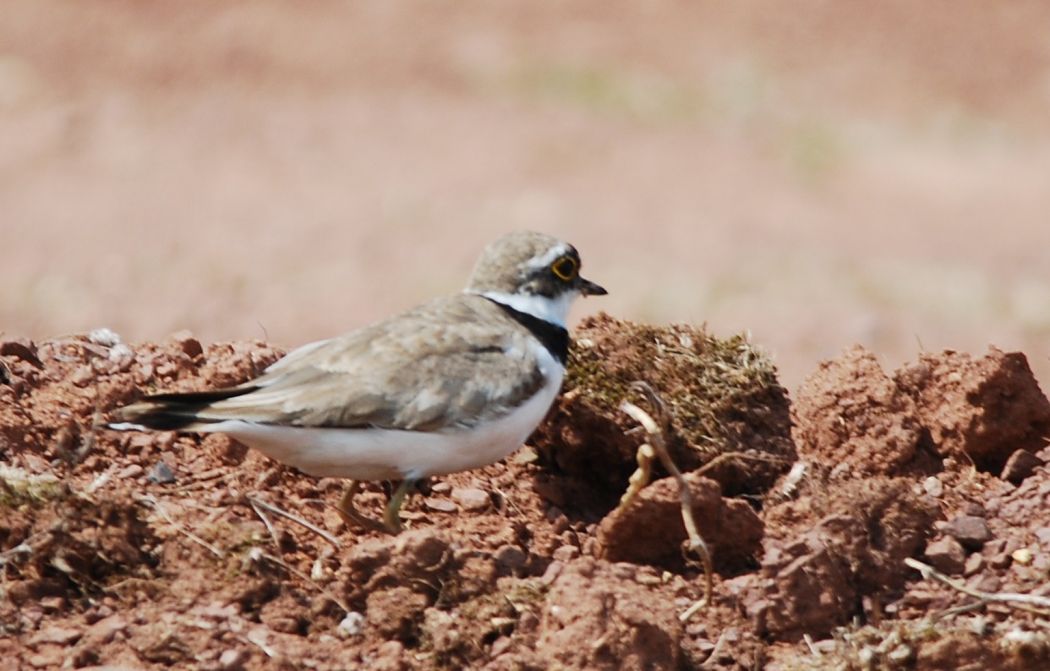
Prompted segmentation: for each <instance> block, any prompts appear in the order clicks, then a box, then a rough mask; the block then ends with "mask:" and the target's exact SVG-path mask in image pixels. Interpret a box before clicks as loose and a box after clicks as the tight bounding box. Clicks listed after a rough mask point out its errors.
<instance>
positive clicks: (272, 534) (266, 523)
mask: <svg viewBox="0 0 1050 671" xmlns="http://www.w3.org/2000/svg"><path fill="white" fill-rule="evenodd" d="M248 505H250V506H251V507H252V510H254V511H255V514H256V515H258V516H259V519H261V520H262V523H263V526H265V527H266V530H267V531H269V532H270V540H272V541H273V545H274V547H276V548H280V547H281V543H280V541H278V540H277V532H276V531H274V528H273V522H271V521H270V518H269V517H267V516H266V513H264V512H263V511H262V510H260V509H259V508H260V507H261V506H259V502H258V501H256V500H255V499H253V498H251V497H248Z"/></svg>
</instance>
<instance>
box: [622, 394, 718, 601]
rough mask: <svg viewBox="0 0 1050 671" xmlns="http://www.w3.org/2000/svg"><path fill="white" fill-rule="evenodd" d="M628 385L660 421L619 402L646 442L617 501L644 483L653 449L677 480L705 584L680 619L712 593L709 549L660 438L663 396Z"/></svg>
mask: <svg viewBox="0 0 1050 671" xmlns="http://www.w3.org/2000/svg"><path fill="white" fill-rule="evenodd" d="M631 387H632V388H634V389H637V390H638V391H640V392H642V393H643V394H645V396H646V398H647V399H648V401H649V403H650V405H652V406H653V410H654V412H655V413H656V416H657V417H659V418H660V422H659V423H657V421H656V420H655V419H653V416H652V415H650V414H649V413H647V412H646V411H645V410H642V409H641V408H639V407H638V406H637V405H635V404H633V403H631V402H630V401H624V402H623V403H622V404H621V405H620V410H622V411H623V412H625V413H627V415H629V416H630V417H631V419H633V420H635V421H636V422H638V423H639V424H641V425H642V426H643V427H644V428H645V431H646V433H647V434H648V435H649V443H646V444H643V445H642V446H641V447H640V448H638V467H639V468H638V471H637V472H635V474H634V475H632V476H631V485H630V487H629V488H628V490H627V493H626V494H624V500H623V501H621V503H620V505H621V507H622V506H625V505H627V504H628V503H629V502H630V500H631V499H632V498H633V497H634V496H635V495H636V494H637V493H638V492H639V491H640V490H641V489H642V488H643V487H645V485H646V484H648V481H649V476H650V474H651V469H650V468H649V465H650V463H651V461H652V455H653V453H655V455H656V456H657V457H659V459H660V463H662V464H663V466H664V468H665V469H666V470H667V472H668V473H670V474H671V476H672V477H673V478H674V479H675V481H676V482H677V483H678V499H679V501H680V502H681V506H682V522H683V524H685V532H686V535H687V536H688V539H689V540H688V546H687V550H688V551H690V552H693V553H695V554H696V555H699V557H700V560H701V562H702V566H703V570H704V578H705V580H706V585H705V588H704V598H703V599H700V600H699V601H697V602H696V603H694V604H693V605H692V606H690V607H689V608H687V609H686V610H685V611H684V612H683V613H682V614H681V615H679V616H678V619H679V620H681V621H682V622H687V621H688V620H689V619H690V618H691V617H692V616H693V615H695V614H696V613H697V612H699V611H700V610H701V609H702V608H704V607H705V606H707V604H709V603H711V599H712V596H713V594H714V569H713V568H712V566H711V553H710V551H709V550H708V549H707V544H706V543H704V539H703V538H701V536H700V532H699V531H698V529H697V526H696V519H695V518H694V517H693V496H692V494H691V493H690V491H689V483H688V482H686V480H685V478H684V477H683V476H682V472H681V471H680V470H678V466H677V465H675V463H674V461H673V460H672V459H671V455H670V453H668V451H667V444H666V443H665V442H664V434H665V433H666V432H667V430H668V429H669V428H670V421H671V418H670V415H669V413H668V411H667V406H666V405H665V404H664V402H663V400H662V399H661V398H660V397H659V395H657V393H656V391H654V390H653V388H652V387H650V386H649V385H648V384H646V383H644V382H635V383H633V384H632V385H631Z"/></svg>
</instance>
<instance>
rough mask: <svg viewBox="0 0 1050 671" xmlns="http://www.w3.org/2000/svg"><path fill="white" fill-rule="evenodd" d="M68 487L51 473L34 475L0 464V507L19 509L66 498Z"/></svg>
mask: <svg viewBox="0 0 1050 671" xmlns="http://www.w3.org/2000/svg"><path fill="white" fill-rule="evenodd" d="M66 492H67V489H66V487H65V486H64V485H63V484H62V482H61V481H59V479H58V477H57V476H55V475H53V474H51V473H41V474H33V473H30V472H29V471H25V470H23V469H21V468H17V467H15V466H8V465H5V464H0V507H4V508H18V507H20V506H23V505H26V504H29V505H34V504H39V503H43V502H45V501H51V500H53V499H57V498H60V497H62V496H64V495H65V494H66Z"/></svg>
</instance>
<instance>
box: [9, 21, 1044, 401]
mask: <svg viewBox="0 0 1050 671" xmlns="http://www.w3.org/2000/svg"><path fill="white" fill-rule="evenodd" d="M1048 21H1050V6H1048V5H1047V4H1046V3H1042V2H1037V1H1034V0H1033V1H1029V2H1024V1H1021V2H1011V3H1005V4H998V5H994V6H992V5H987V4H980V3H962V4H960V3H954V2H946V1H940V2H927V3H922V4H921V5H919V6H917V5H916V4H915V3H912V2H906V1H904V0H898V1H894V2H884V3H879V4H878V6H865V7H863V8H860V7H857V6H846V5H842V4H840V3H834V2H821V1H817V0H811V1H808V2H803V3H792V4H791V5H790V6H788V5H785V4H783V3H778V2H773V1H765V2H762V1H749V2H740V3H734V4H733V6H732V7H731V8H729V7H727V6H724V5H723V4H721V3H688V4H686V3H671V2H645V3H637V2H605V1H602V2H596V1H592V2H581V3H574V4H573V5H572V6H571V7H567V6H565V5H562V4H558V5H549V6H548V5H544V4H536V3H482V2H447V1H443V2H430V3H425V4H423V5H418V4H412V5H409V4H407V3H389V2H383V1H379V0H374V1H365V2H354V3H340V2H330V1H325V0H320V1H317V2H311V3H310V4H309V6H303V5H301V4H299V3H281V2H232V3H223V4H221V5H215V4H214V3H206V2H183V3H177V4H170V3H154V2H150V3H141V2H115V1H106V2H102V1H97V2H82V3H62V2H55V1H42V0H9V1H8V2H6V3H5V7H4V19H3V21H0V204H2V205H0V249H2V250H3V259H4V260H3V266H4V272H3V278H4V280H3V282H2V283H0V329H2V330H3V331H4V332H5V333H6V334H7V335H8V336H9V337H22V336H28V337H31V338H36V339H43V338H45V337H49V336H56V335H61V334H68V333H73V332H82V331H85V330H87V329H90V328H93V327H97V326H108V327H111V328H113V329H115V330H117V331H119V332H120V333H121V334H123V335H124V337H125V338H126V339H127V340H129V341H138V340H143V339H160V338H163V337H165V336H167V335H168V334H169V333H171V332H173V331H177V330H181V329H186V328H188V329H191V330H192V331H193V332H194V333H196V334H197V335H198V336H199V337H200V338H201V339H202V340H204V341H205V342H212V341H216V340H228V339H244V338H256V337H257V338H264V339H266V340H268V341H270V342H273V343H280V344H282V345H285V346H293V345H295V344H298V343H301V342H305V341H308V340H312V339H316V338H320V337H325V336H329V335H332V334H335V333H339V332H342V331H345V330H349V329H351V328H353V327H356V326H359V325H362V324H364V323H367V322H369V321H372V320H374V319H376V318H378V317H381V316H384V315H386V314H389V313H390V312H392V311H395V310H397V309H400V308H404V307H408V306H410V305H412V304H414V303H417V302H420V301H422V300H424V299H426V298H429V297H431V296H432V295H434V294H436V293H442V292H449V291H454V290H456V289H458V288H459V286H461V284H462V283H463V282H464V280H465V277H466V275H467V273H468V272H469V269H470V267H471V264H472V262H473V260H474V258H475V257H476V255H477V253H478V251H479V250H480V248H481V247H482V246H483V245H484V244H485V243H486V242H487V241H489V240H490V239H492V238H494V237H496V236H497V235H498V234H499V233H501V232H503V231H506V230H509V229H514V228H536V229H541V230H545V231H549V232H552V233H556V234H558V235H560V236H562V237H564V238H566V239H569V240H571V241H573V242H574V243H576V244H577V246H578V247H579V248H580V249H581V250H582V252H583V256H584V259H585V263H586V266H587V272H588V273H589V274H590V275H592V276H594V277H595V279H598V280H600V281H601V282H602V283H603V284H605V285H606V286H608V287H609V288H610V290H611V295H610V296H609V297H608V298H607V299H605V300H604V302H603V303H602V304H601V307H602V308H604V309H606V310H608V311H610V312H612V313H614V314H617V315H620V316H623V317H628V318H633V319H637V320H644V321H649V322H665V321H690V322H695V323H699V322H705V321H706V322H707V323H709V324H710V326H711V327H712V328H713V329H714V330H715V331H716V332H718V333H722V334H726V335H728V334H730V333H734V332H738V331H741V330H750V331H751V332H752V334H753V336H754V340H755V341H756V342H757V343H759V344H760V345H762V346H764V347H766V348H768V349H769V350H770V351H771V352H772V353H773V354H774V355H775V357H776V360H777V362H778V365H779V367H780V369H781V372H782V375H783V379H784V381H785V382H786V384H788V385H789V386H791V387H793V386H794V385H795V384H797V383H798V382H800V381H801V379H802V376H803V375H804V374H806V373H808V372H809V371H811V370H812V369H813V367H814V365H815V363H816V361H818V360H819V359H822V358H826V357H828V356H833V355H835V354H836V353H838V352H839V351H840V350H841V349H842V348H843V347H844V346H846V345H849V344H850V343H854V342H860V343H863V344H865V345H868V346H869V347H870V348H871V349H872V350H873V351H875V352H876V353H877V354H878V356H880V357H881V358H882V359H883V361H884V362H885V363H886V364H887V365H888V366H890V367H894V366H896V365H898V364H899V363H901V362H903V361H904V360H907V359H912V358H914V356H915V355H916V354H917V352H919V351H920V350H923V349H926V350H931V351H936V350H939V349H940V348H942V347H956V348H959V349H962V350H968V351H975V352H976V351H983V349H984V347H985V346H986V344H987V343H989V342H994V343H996V344H997V345H999V346H1001V347H1004V348H1006V349H1014V348H1016V349H1022V350H1024V351H1026V352H1027V353H1028V354H1029V357H1030V359H1031V362H1032V365H1033V367H1034V369H1035V370H1036V373H1037V375H1039V377H1040V378H1041V379H1043V380H1044V381H1045V380H1048V379H1050V360H1048V356H1047V337H1048V335H1050V286H1048V284H1047V282H1046V272H1047V262H1046V256H1047V252H1046V249H1047V246H1048V244H1050V226H1048V225H1047V221H1046V213H1047V211H1048V209H1050V208H1048V206H1050V116H1047V115H1046V113H1045V111H1046V109H1048V108H1050V42H1048V41H1047V40H1046V39H1045V26H1046V25H1047V23H1048ZM594 309H597V305H596V304H595V303H592V302H588V303H587V304H585V305H584V310H586V311H592V310H594ZM581 314H582V311H581Z"/></svg>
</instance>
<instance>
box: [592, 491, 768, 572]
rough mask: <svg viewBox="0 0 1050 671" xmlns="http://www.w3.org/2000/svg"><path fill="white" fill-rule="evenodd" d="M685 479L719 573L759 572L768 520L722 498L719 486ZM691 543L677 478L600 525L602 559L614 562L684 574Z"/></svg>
mask: <svg viewBox="0 0 1050 671" xmlns="http://www.w3.org/2000/svg"><path fill="white" fill-rule="evenodd" d="M685 478H686V481H687V482H688V484H689V491H690V494H691V495H692V499H693V515H694V517H695V519H696V523H697V525H698V526H699V531H700V535H701V537H702V538H703V539H704V542H705V543H707V545H708V547H709V548H710V550H711V554H712V559H713V561H714V564H715V567H716V568H717V569H718V570H719V571H722V572H725V573H730V574H732V573H738V572H741V571H743V570H746V569H747V568H750V567H753V566H754V563H755V557H756V555H757V553H758V550H759V547H760V543H761V540H762V520H761V519H759V517H758V515H756V514H755V512H754V510H752V509H751V506H749V505H748V504H747V503H745V502H744V501H741V500H739V499H724V498H722V490H721V487H720V486H719V485H718V483H717V482H715V481H714V480H711V479H709V478H705V477H703V476H701V475H699V474H697V473H695V472H693V473H687V474H686V475H685ZM685 540H686V531H685V525H684V523H683V521H682V514H681V504H680V502H679V493H678V483H677V482H676V481H675V479H674V478H663V479H661V480H658V481H657V482H654V483H652V484H650V485H649V486H648V487H646V488H645V489H643V490H642V491H641V492H640V493H639V494H638V496H637V497H636V498H635V500H634V501H632V502H631V503H630V504H629V505H628V506H626V507H623V508H617V509H616V510H614V511H613V512H612V513H610V514H609V515H607V516H606V517H605V519H603V520H602V521H601V523H600V524H599V525H598V555H599V556H601V557H604V558H605V559H608V560H609V561H614V562H615V561H628V562H634V563H641V564H652V565H654V566H662V567H668V568H678V569H680V568H681V567H682V565H683V556H682V543H684V542H685Z"/></svg>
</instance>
